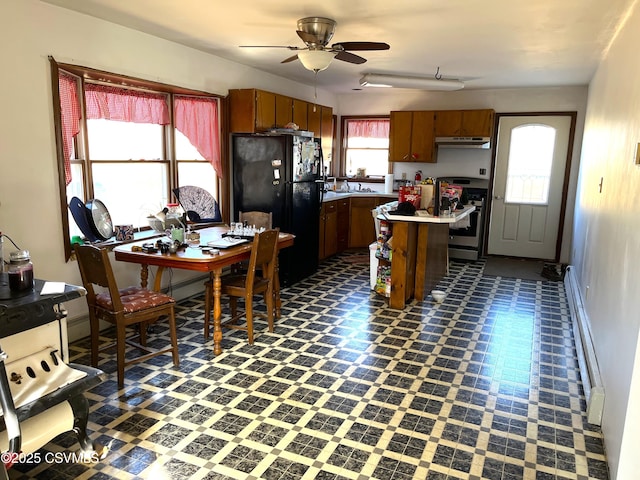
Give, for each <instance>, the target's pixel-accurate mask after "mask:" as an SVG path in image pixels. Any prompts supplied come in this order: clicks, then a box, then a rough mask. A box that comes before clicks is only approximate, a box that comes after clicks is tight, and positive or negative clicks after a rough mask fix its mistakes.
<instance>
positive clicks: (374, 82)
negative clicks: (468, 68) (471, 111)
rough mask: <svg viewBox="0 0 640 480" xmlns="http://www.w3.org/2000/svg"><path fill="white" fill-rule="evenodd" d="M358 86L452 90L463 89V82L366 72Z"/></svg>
mask: <svg viewBox="0 0 640 480" xmlns="http://www.w3.org/2000/svg"><path fill="white" fill-rule="evenodd" d="M360 86H361V87H392V88H415V89H418V90H444V91H452V90H461V89H463V88H464V83H463V82H461V81H460V80H448V79H442V78H441V79H437V78H426V77H404V76H401V75H385V74H379V73H367V74H366V75H364V76H363V77H362V78H361V79H360Z"/></svg>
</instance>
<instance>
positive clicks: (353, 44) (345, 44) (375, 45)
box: [331, 42, 390, 51]
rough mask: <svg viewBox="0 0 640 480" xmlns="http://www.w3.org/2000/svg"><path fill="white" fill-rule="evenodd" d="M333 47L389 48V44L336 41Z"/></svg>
mask: <svg viewBox="0 0 640 480" xmlns="http://www.w3.org/2000/svg"><path fill="white" fill-rule="evenodd" d="M331 48H338V49H339V48H342V49H343V50H355V51H358V50H389V48H390V47H389V44H388V43H383V42H340V43H334V44H333V45H332V46H331Z"/></svg>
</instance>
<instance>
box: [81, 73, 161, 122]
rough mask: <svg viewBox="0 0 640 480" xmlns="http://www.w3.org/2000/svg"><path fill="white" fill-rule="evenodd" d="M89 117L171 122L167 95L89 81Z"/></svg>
mask: <svg viewBox="0 0 640 480" xmlns="http://www.w3.org/2000/svg"><path fill="white" fill-rule="evenodd" d="M84 92H85V100H86V103H87V107H86V108H87V118H90V119H97V118H105V119H107V120H117V121H121V122H134V123H154V124H157V125H168V124H169V107H168V106H167V96H166V95H162V94H157V93H149V92H141V91H138V90H129V89H125V88H118V87H110V86H106V85H97V84H94V83H87V84H85V87H84Z"/></svg>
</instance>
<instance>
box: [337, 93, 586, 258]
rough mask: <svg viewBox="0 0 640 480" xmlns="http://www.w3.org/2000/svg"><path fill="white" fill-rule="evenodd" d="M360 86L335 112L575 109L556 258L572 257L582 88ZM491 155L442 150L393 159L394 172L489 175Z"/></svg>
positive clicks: (340, 101)
mask: <svg viewBox="0 0 640 480" xmlns="http://www.w3.org/2000/svg"><path fill="white" fill-rule="evenodd" d="M389 90H390V89H364V90H362V91H358V92H354V93H348V94H344V95H340V96H339V97H338V112H339V114H340V115H376V114H377V115H382V114H388V113H389V111H391V110H447V109H478V108H493V109H494V110H495V111H496V112H498V113H514V112H569V111H575V112H577V120H576V134H575V135H576V136H575V144H574V149H573V162H572V169H571V175H570V184H569V191H568V197H567V212H566V215H565V223H564V231H563V242H562V249H561V253H560V261H561V262H563V263H568V262H569V258H570V255H571V226H572V223H573V208H572V207H573V203H574V199H575V187H576V183H577V177H578V168H579V158H580V146H581V140H582V131H583V126H584V116H585V111H586V105H587V87H582V86H578V87H547V88H518V89H493V90H459V91H455V92H417V91H411V90H393V91H389ZM490 165H491V158H490V156H489V154H488V152H486V151H481V150H443V151H441V152H439V153H438V162H437V163H436V164H429V163H405V162H402V163H395V164H394V172H393V173H394V175H395V176H396V178H401V175H402V173H403V172H405V173H407V178H408V179H413V177H414V174H415V172H416V170H422V173H423V176H430V177H439V176H468V177H478V178H487V179H488V178H489V168H490ZM480 168H486V169H487V174H486V175H481V174H480Z"/></svg>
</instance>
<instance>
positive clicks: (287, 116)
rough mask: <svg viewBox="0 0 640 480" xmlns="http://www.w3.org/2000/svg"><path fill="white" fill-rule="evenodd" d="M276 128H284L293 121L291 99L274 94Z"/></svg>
mask: <svg viewBox="0 0 640 480" xmlns="http://www.w3.org/2000/svg"><path fill="white" fill-rule="evenodd" d="M275 97H276V128H284V126H285V125H286V124H287V123H290V122H291V121H292V119H293V98H291V97H286V96H284V95H279V94H277V93H276V94H275Z"/></svg>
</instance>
